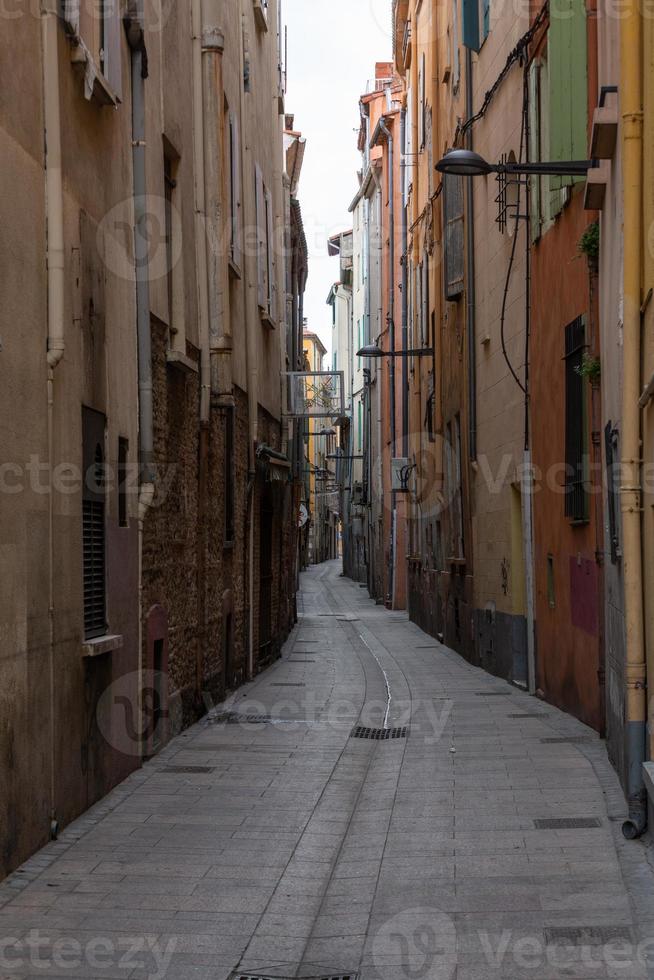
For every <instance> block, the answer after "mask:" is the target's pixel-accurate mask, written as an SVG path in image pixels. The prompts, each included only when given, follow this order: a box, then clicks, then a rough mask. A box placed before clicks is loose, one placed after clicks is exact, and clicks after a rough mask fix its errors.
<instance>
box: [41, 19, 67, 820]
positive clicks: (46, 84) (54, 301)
mask: <svg viewBox="0 0 654 980" xmlns="http://www.w3.org/2000/svg"><path fill="white" fill-rule="evenodd" d="M58 44H59V37H58V19H57V5H56V3H55V0H44V3H43V6H42V7H41V48H42V59H43V116H44V140H43V145H44V147H45V216H46V243H45V247H46V264H47V289H48V313H47V316H48V345H47V355H46V357H47V368H48V380H47V401H48V421H47V427H48V464H49V465H48V472H49V484H48V579H49V582H48V628H49V643H48V647H49V657H48V660H49V675H50V676H49V681H50V836H51V837H52V838H56V836H57V834H58V830H59V825H58V821H57V804H56V790H55V785H56V776H55V773H56V748H55V746H56V709H55V678H56V670H55V574H56V569H55V542H54V520H55V513H54V487H53V485H52V472H53V469H54V466H53V463H54V375H55V370H56V368H57V366H58V364H59V363H60V362H61V360H62V358H63V356H64V350H65V339H64V192H63V174H62V159H61V110H60V101H59V49H58Z"/></svg>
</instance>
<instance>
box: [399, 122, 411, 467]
mask: <svg viewBox="0 0 654 980" xmlns="http://www.w3.org/2000/svg"><path fill="white" fill-rule="evenodd" d="M400 145H401V146H402V163H403V167H404V168H405V167H406V166H407V160H406V106H405V105H403V106H402V112H401V114H400ZM403 172H404V170H403ZM408 263H409V227H408V219H407V201H406V198H405V193H404V187H403V189H402V351H403V353H404V357H403V358H402V456H403V457H404V458H405V459H408V457H409V358H408V357H407V356H406V352H407V351H408V349H409V324H408V320H409V302H408V300H409V297H408V292H409V266H408Z"/></svg>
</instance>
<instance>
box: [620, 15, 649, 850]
mask: <svg viewBox="0 0 654 980" xmlns="http://www.w3.org/2000/svg"><path fill="white" fill-rule="evenodd" d="M642 43H643V38H642V16H641V10H640V5H639V3H638V0H627V2H626V6H625V10H624V14H623V18H622V21H621V25H620V48H621V59H620V98H621V102H622V173H623V194H624V228H625V236H624V256H623V277H624V313H623V347H622V358H623V372H624V374H623V384H622V434H621V435H622V438H621V443H622V466H621V486H620V500H621V510H622V538H623V584H624V604H625V621H626V678H625V682H626V705H625V709H626V710H625V763H626V783H627V785H626V791H627V802H628V805H629V818H628V820H627V821H626V822H625V824H624V826H623V833H624V835H625V837H628V838H630V839H633V838H635V837H639V836H640V835H641V834H642V833H643V831H644V830H645V827H646V825H647V802H646V792H645V786H644V781H643V763H644V761H645V747H646V725H647V666H646V663H645V628H644V601H643V559H642V550H641V548H642V543H641V524H642V519H641V509H642V485H641V455H642V449H641V414H640V406H639V404H638V397H639V395H640V389H641V353H642V352H641V320H642V314H641V287H642V282H641V270H642V234H643V90H642V67H643V48H642Z"/></svg>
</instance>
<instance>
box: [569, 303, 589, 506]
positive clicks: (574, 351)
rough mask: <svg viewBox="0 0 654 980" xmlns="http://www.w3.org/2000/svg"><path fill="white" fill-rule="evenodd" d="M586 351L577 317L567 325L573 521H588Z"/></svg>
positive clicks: (582, 322)
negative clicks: (583, 371) (583, 372)
mask: <svg viewBox="0 0 654 980" xmlns="http://www.w3.org/2000/svg"><path fill="white" fill-rule="evenodd" d="M585 350H586V323H585V320H584V318H583V317H577V319H576V320H573V322H572V323H569V324H568V326H567V327H566V328H565V462H566V482H565V516H566V517H567V518H569V520H571V521H572V522H573V523H580V522H585V521H587V520H588V440H587V435H586V432H587V413H586V381H585V379H584V377H583V376H582V373H581V368H582V365H583V358H584V352H585Z"/></svg>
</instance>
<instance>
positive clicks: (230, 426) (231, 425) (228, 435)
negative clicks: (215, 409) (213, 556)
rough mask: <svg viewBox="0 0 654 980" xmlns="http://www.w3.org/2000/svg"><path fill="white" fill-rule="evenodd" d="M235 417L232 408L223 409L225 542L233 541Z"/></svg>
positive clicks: (230, 542)
mask: <svg viewBox="0 0 654 980" xmlns="http://www.w3.org/2000/svg"><path fill="white" fill-rule="evenodd" d="M235 426H236V418H235V412H234V409H233V408H227V409H225V544H232V543H233V541H234V526H235V521H234V510H235V507H234V503H235V500H236V487H235V480H236V472H235V465H234V446H235V442H236V440H235Z"/></svg>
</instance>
